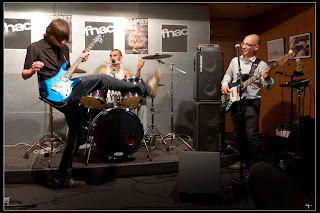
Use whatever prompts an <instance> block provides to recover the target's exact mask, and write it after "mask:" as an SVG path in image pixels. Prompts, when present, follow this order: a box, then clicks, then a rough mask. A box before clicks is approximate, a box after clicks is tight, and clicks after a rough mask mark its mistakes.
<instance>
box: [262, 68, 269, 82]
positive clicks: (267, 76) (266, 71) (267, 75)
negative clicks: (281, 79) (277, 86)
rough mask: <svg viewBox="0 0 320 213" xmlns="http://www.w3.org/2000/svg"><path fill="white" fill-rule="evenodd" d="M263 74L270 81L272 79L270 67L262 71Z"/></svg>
mask: <svg viewBox="0 0 320 213" xmlns="http://www.w3.org/2000/svg"><path fill="white" fill-rule="evenodd" d="M261 76H262V77H263V78H264V80H266V81H268V80H269V79H270V71H269V69H266V70H263V71H261Z"/></svg>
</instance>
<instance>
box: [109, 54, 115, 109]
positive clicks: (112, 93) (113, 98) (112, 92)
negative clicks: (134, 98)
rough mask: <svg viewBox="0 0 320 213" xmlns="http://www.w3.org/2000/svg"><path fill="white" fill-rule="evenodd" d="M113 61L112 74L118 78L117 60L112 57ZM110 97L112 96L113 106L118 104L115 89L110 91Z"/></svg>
mask: <svg viewBox="0 0 320 213" xmlns="http://www.w3.org/2000/svg"><path fill="white" fill-rule="evenodd" d="M111 62H112V71H111V74H112V77H113V78H116V65H115V62H116V60H115V59H112V60H111ZM110 97H111V101H112V102H113V107H114V106H116V98H115V92H114V91H110Z"/></svg>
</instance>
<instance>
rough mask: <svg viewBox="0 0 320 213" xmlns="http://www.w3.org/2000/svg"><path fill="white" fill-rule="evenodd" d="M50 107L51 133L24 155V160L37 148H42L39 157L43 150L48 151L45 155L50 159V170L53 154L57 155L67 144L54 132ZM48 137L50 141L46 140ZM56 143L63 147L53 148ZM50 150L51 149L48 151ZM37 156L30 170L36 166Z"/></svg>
mask: <svg viewBox="0 0 320 213" xmlns="http://www.w3.org/2000/svg"><path fill="white" fill-rule="evenodd" d="M49 106H50V111H49V133H47V134H45V135H44V136H43V137H42V138H41V139H40V140H39V141H37V142H36V143H35V144H33V146H32V147H31V148H30V149H29V150H28V151H27V152H26V153H25V154H24V156H23V158H25V159H28V158H29V155H30V153H31V152H32V151H33V150H34V149H35V148H40V150H39V152H38V153H35V154H37V155H39V154H41V149H44V150H46V151H45V152H44V155H45V156H46V155H48V156H47V157H49V161H48V168H51V156H52V153H57V152H58V151H59V150H60V149H61V148H62V147H63V146H64V144H65V142H64V141H63V140H62V139H61V138H60V137H59V136H58V135H57V134H56V133H55V132H53V126H52V121H53V113H52V106H51V105H49ZM47 136H49V137H48V140H47V141H46V140H44V139H45V137H47ZM54 141H57V142H60V143H61V145H60V146H58V147H56V148H53V146H54ZM48 148H49V149H48ZM35 156H36V155H34V157H33V160H32V163H31V167H30V169H32V168H33V166H34V164H35Z"/></svg>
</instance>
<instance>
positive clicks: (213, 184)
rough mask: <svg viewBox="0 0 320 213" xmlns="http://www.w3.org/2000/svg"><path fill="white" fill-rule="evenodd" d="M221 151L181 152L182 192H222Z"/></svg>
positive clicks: (180, 190) (180, 178) (180, 175)
mask: <svg viewBox="0 0 320 213" xmlns="http://www.w3.org/2000/svg"><path fill="white" fill-rule="evenodd" d="M220 167H221V166H220V152H199V151H180V152H179V182H178V183H179V184H178V191H179V194H181V193H196V194H219V193H221V174H220Z"/></svg>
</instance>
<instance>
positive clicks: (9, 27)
mask: <svg viewBox="0 0 320 213" xmlns="http://www.w3.org/2000/svg"><path fill="white" fill-rule="evenodd" d="M31 27H32V26H31V22H26V23H17V24H8V23H7V22H5V23H4V25H3V28H4V29H3V30H4V32H5V33H9V32H21V31H25V30H31Z"/></svg>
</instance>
